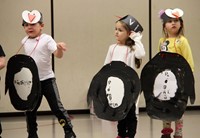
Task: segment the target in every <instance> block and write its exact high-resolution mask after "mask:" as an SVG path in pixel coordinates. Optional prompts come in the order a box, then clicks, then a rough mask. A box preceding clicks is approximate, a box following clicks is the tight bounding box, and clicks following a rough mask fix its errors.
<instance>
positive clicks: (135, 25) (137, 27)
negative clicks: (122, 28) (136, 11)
mask: <svg viewBox="0 0 200 138" xmlns="http://www.w3.org/2000/svg"><path fill="white" fill-rule="evenodd" d="M119 21H122V22H124V23H125V24H127V25H128V27H129V28H130V29H131V30H132V31H134V32H136V33H137V32H142V31H143V28H142V26H141V24H140V23H139V22H138V21H137V20H136V19H135V18H134V17H133V16H131V15H126V16H124V17H122V18H120V19H119Z"/></svg>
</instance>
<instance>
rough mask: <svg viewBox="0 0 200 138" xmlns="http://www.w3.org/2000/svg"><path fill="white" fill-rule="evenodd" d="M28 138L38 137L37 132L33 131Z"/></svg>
mask: <svg viewBox="0 0 200 138" xmlns="http://www.w3.org/2000/svg"><path fill="white" fill-rule="evenodd" d="M28 138H39V137H38V135H37V133H34V134H29V135H28Z"/></svg>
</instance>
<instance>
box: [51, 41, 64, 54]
mask: <svg viewBox="0 0 200 138" xmlns="http://www.w3.org/2000/svg"><path fill="white" fill-rule="evenodd" d="M63 51H66V44H65V43H64V42H59V43H57V50H56V51H55V52H54V53H53V54H54V56H56V57H57V58H62V56H63Z"/></svg>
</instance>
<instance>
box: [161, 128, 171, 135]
mask: <svg viewBox="0 0 200 138" xmlns="http://www.w3.org/2000/svg"><path fill="white" fill-rule="evenodd" d="M172 132H173V129H172V128H163V130H162V131H161V133H163V135H166V134H169V135H170V134H171V133H172Z"/></svg>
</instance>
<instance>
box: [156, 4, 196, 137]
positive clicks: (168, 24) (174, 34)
mask: <svg viewBox="0 0 200 138" xmlns="http://www.w3.org/2000/svg"><path fill="white" fill-rule="evenodd" d="M182 16H183V11H182V10H181V9H178V8H176V9H166V10H165V11H162V12H160V18H161V19H162V22H163V34H164V37H163V38H161V39H160V40H159V50H160V51H166V52H173V53H178V54H180V55H182V56H183V57H184V58H185V59H186V60H187V61H188V63H189V65H190V67H191V69H192V71H194V62H193V57H192V52H191V49H190V45H189V43H188V40H187V39H186V38H185V37H184V34H183V29H184V24H183V19H182ZM182 127H183V119H182V118H181V119H180V120H177V121H175V135H174V138H182V137H183V134H182ZM161 132H162V133H163V135H162V137H161V138H171V136H170V135H171V133H172V132H173V129H172V128H171V122H169V121H163V130H162V131H161Z"/></svg>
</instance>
